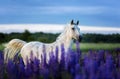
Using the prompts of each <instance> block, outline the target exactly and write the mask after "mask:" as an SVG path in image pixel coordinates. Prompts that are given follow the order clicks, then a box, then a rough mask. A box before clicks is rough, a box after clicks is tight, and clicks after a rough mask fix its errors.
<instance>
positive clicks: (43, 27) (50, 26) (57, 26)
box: [0, 24, 120, 34]
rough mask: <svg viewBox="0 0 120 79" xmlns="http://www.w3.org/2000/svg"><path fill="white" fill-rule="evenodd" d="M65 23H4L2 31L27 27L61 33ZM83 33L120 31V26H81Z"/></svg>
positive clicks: (17, 30)
mask: <svg viewBox="0 0 120 79" xmlns="http://www.w3.org/2000/svg"><path fill="white" fill-rule="evenodd" d="M64 27H65V25H60V24H9V25H8V24H3V25H0V32H3V33H11V32H23V31H24V30H25V29H27V30H29V31H30V32H47V33H60V32H62V31H63V29H64ZM79 27H80V30H81V32H82V33H102V34H112V33H120V28H117V27H116V28H115V27H100V26H96V27H93V26H81V25H80V26H79Z"/></svg>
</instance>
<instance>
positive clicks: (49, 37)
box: [0, 30, 120, 44]
mask: <svg viewBox="0 0 120 79" xmlns="http://www.w3.org/2000/svg"><path fill="white" fill-rule="evenodd" d="M58 35H59V33H58V34H53V33H43V32H35V33H30V32H29V31H28V30H25V31H24V32H23V33H10V34H4V33H0V44H1V43H6V42H8V41H10V40H11V39H15V38H18V39H21V40H24V41H27V42H29V41H41V42H45V43H51V42H54V41H55V40H56V38H57V37H58ZM82 42H84V43H120V34H108V35H104V34H83V39H82Z"/></svg>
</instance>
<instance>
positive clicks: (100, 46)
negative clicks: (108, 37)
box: [73, 43, 120, 52]
mask: <svg viewBox="0 0 120 79" xmlns="http://www.w3.org/2000/svg"><path fill="white" fill-rule="evenodd" d="M73 48H74V49H75V44H74V45H73ZM115 48H120V43H80V49H81V51H83V52H87V51H89V50H109V51H114V49H115Z"/></svg>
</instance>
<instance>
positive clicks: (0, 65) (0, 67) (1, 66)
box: [0, 51, 4, 79]
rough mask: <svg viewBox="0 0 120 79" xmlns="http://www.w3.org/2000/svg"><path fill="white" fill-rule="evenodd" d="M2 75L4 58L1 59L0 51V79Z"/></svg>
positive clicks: (0, 53) (1, 53)
mask: <svg viewBox="0 0 120 79" xmlns="http://www.w3.org/2000/svg"><path fill="white" fill-rule="evenodd" d="M3 75H4V58H3V52H2V51H0V79H3Z"/></svg>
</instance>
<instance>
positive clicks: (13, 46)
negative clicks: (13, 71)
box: [4, 39, 26, 63]
mask: <svg viewBox="0 0 120 79" xmlns="http://www.w3.org/2000/svg"><path fill="white" fill-rule="evenodd" d="M25 44H26V42H25V41H22V40H20V39H13V40H11V41H10V42H9V43H8V44H7V45H6V48H5V49H4V61H5V63H7V62H8V60H9V59H10V60H13V59H14V57H15V55H18V54H19V52H20V50H21V48H22V47H23V46H24V45H25Z"/></svg>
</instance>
